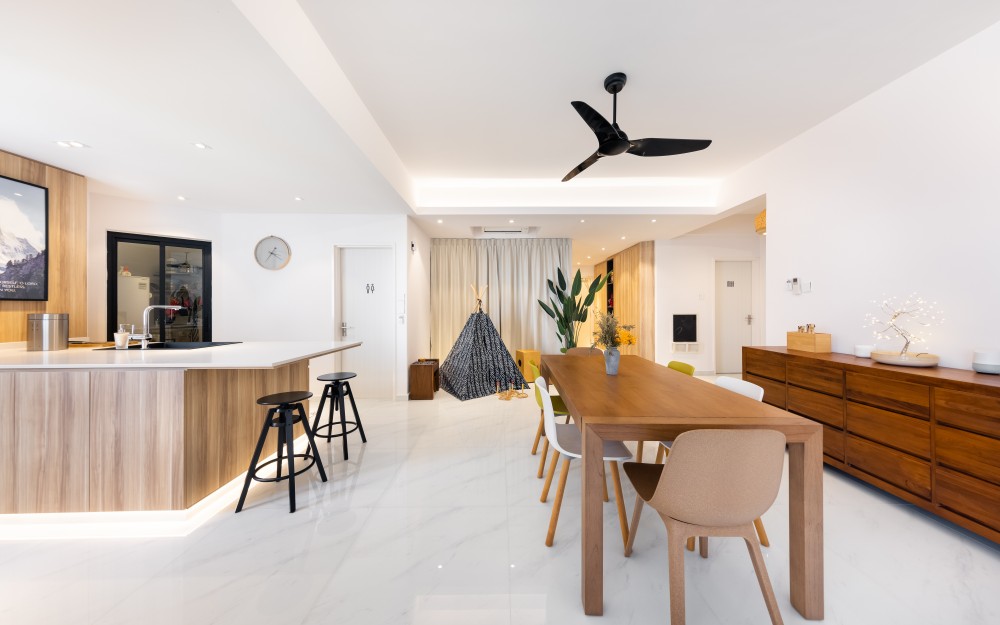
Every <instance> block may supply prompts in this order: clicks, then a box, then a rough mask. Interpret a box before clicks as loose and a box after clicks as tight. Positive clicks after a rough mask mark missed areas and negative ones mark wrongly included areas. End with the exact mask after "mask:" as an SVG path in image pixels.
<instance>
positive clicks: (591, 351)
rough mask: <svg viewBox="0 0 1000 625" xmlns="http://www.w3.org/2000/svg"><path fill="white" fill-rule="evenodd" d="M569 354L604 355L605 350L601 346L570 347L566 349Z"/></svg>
mask: <svg viewBox="0 0 1000 625" xmlns="http://www.w3.org/2000/svg"><path fill="white" fill-rule="evenodd" d="M566 355H567V356H603V355H604V350H603V349H601V348H600V347H570V348H569V349H567V350H566Z"/></svg>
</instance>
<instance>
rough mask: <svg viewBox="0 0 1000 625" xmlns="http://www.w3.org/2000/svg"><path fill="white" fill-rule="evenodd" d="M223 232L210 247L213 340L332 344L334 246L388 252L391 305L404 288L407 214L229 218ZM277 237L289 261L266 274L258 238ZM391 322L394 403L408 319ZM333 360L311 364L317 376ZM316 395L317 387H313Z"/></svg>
mask: <svg viewBox="0 0 1000 625" xmlns="http://www.w3.org/2000/svg"><path fill="white" fill-rule="evenodd" d="M221 225H222V232H223V233H224V234H223V236H221V237H220V238H219V240H218V243H217V244H215V245H213V247H212V251H213V257H214V262H213V271H214V276H213V290H214V297H215V304H214V305H215V309H214V310H215V322H214V327H213V332H214V334H213V336H214V338H215V339H216V340H220V341H225V340H234V341H276V340H282V341H317V340H319V341H332V340H336V339H338V338H339V334H338V333H336V332H335V330H336V329H335V327H334V313H335V310H336V308H335V306H336V305H337V302H336V298H335V296H336V291H335V289H334V275H335V273H334V270H335V268H334V256H335V253H334V251H335V248H336V247H338V246H387V247H391V248H392V249H393V252H394V256H395V275H396V279H395V285H394V292H395V301H396V302H398V303H399V304H398V305H397V306H398V308H399V310H397V311H394V313H401V312H402V306H401V302H402V301H403V298H404V297H405V294H406V288H407V263H408V257H409V256H410V249H409V248H410V244H409V239H408V238H407V237H406V235H407V227H406V216H405V215H340V214H337V215H332V214H227V215H223V216H222V218H221ZM270 234H273V235H276V236H279V237H281V238H283V239H284V240H285V241H287V242H288V245H289V247H290V248H291V250H292V259H291V261H290V262H289V263H288V266H287V267H285V268H284V269H282V270H280V271H268V270H266V269H262V268H261V267H259V266H258V265H257V263H256V261H255V260H254V256H253V249H254V246H255V245H256V244H257V241H259V240H260V239H261V238H262V237H265V236H267V235H270ZM400 316H401V315H400V314H394V319H395V325H394V328H395V333H396V340H395V346H396V347H395V352H396V353H395V357H394V361H393V364H392V365H389V366H387V370H386V374H387V375H393V376H394V378H395V383H394V388H395V394H396V396H397V397H400V396H404V395H405V394H406V383H407V380H406V365H407V358H408V355H407V349H408V348H407V326H406V319H405V318H403V319H400ZM335 367H336V361H335V359H334V357H333V356H324V357H322V358H315V359H313V360H312V362H311V363H310V368H311V373H312V374H313V377H314V378H315V376H316V375H319V374H321V373H327V372H329V371H333V370H335ZM313 386H314V388H312V389H311V390H312V391H313V392H314V393H318V392H319V391H320V390H321V385H319V384H316V383H315V380H314V383H313Z"/></svg>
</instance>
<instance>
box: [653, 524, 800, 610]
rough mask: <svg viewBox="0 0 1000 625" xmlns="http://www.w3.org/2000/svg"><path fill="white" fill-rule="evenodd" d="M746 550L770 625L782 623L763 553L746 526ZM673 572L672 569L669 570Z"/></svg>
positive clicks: (754, 536) (751, 531) (752, 531)
mask: <svg viewBox="0 0 1000 625" xmlns="http://www.w3.org/2000/svg"><path fill="white" fill-rule="evenodd" d="M743 540H744V541H746V544H747V550H748V551H749V552H750V559H751V560H752V561H753V569H754V572H756V573H757V582H758V583H759V584H760V592H761V593H762V594H763V595H764V603H765V604H766V605H767V613H768V614H769V615H770V616H771V625H782V623H783V621H782V620H781V612H780V611H779V610H778V601H777V600H776V599H775V598H774V588H772V587H771V578H770V577H768V575H767V567H766V566H764V554H762V553H761V552H760V545H758V544H757V536H756V534H755V533H754V530H752V529H751V528H749V527H747V532H746V535H745V536H744V537H743ZM671 574H673V571H671ZM671 599H672V597H671Z"/></svg>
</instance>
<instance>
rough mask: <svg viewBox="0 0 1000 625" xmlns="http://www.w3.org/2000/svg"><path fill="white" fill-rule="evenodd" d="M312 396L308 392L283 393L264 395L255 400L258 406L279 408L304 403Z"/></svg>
mask: <svg viewBox="0 0 1000 625" xmlns="http://www.w3.org/2000/svg"><path fill="white" fill-rule="evenodd" d="M312 396H313V394H312V393H310V392H309V391H287V392H285V393H275V394H273V395H265V396H263V397H261V398H260V399H258V400H257V404H258V405H260V406H280V405H282V404H294V403H297V402H300V401H305V400H307V399H309V398H310V397H312Z"/></svg>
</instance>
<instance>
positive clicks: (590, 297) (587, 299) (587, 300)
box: [583, 293, 596, 308]
mask: <svg viewBox="0 0 1000 625" xmlns="http://www.w3.org/2000/svg"><path fill="white" fill-rule="evenodd" d="M594 295H596V294H595V293H587V297H585V298H583V307H584V308H590V305H591V304H593V303H594Z"/></svg>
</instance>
